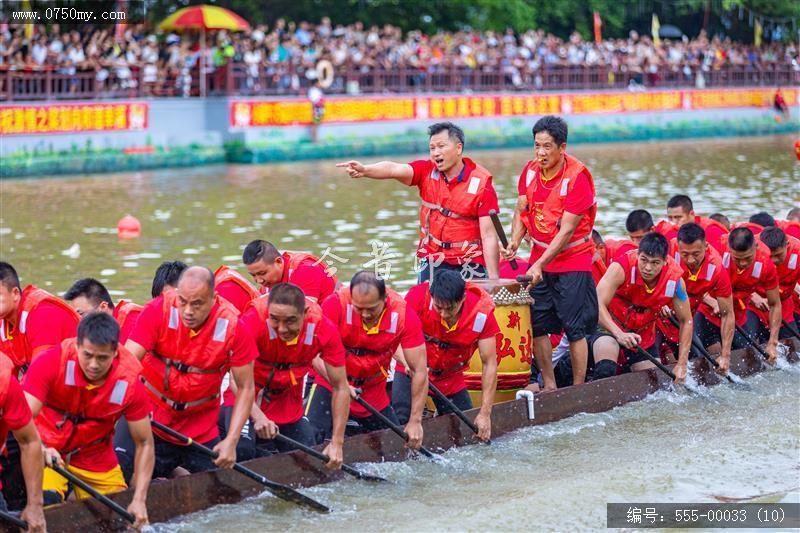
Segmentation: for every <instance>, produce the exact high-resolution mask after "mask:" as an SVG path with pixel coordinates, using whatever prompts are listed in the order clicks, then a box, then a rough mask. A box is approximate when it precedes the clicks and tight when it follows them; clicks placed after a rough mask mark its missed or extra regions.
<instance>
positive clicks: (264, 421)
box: [242, 283, 350, 468]
mask: <svg viewBox="0 0 800 533" xmlns="http://www.w3.org/2000/svg"><path fill="white" fill-rule="evenodd" d="M242 322H244V323H245V324H247V325H248V326H249V328H250V329H251V330H252V332H253V335H254V336H255V340H256V345H257V346H258V359H256V361H255V370H254V372H255V384H256V398H255V403H254V404H253V405H252V408H251V413H250V416H251V418H252V420H253V426H254V430H255V433H256V435H257V439H256V442H255V446H256V447H257V448H258V449H259V450H261V451H266V452H269V451H270V450H272V449H275V448H277V450H278V451H290V450H292V449H293V448H292V447H291V446H289V445H286V444H283V443H282V442H272V439H274V438H275V435H276V434H277V433H278V432H279V431H280V433H281V434H283V435H286V436H288V437H290V438H292V439H294V440H297V441H300V442H302V443H303V444H306V445H308V446H313V445H314V444H316V443H317V442H316V440H317V439H316V437H315V428H314V427H312V425H311V424H310V423H309V419H308V418H306V417H304V416H303V379H304V378H305V376H306V374H308V372H309V371H310V370H311V368H312V363H313V362H314V361H315V359H316V358H318V359H319V364H320V366H321V367H324V369H325V373H326V375H327V376H328V378H330V383H331V385H330V387H331V389H332V393H331V405H330V408H331V415H330V416H331V420H332V422H331V426H332V438H331V442H330V444H329V445H328V446H327V447H326V448H325V453H326V454H327V455H328V456H329V457H330V459H331V461H330V462H329V463H328V464H327V466H328V467H329V468H338V467H339V466H341V463H342V444H343V442H344V428H345V425H346V423H347V413H348V409H349V404H350V389H349V387H348V386H347V375H346V373H345V369H344V365H345V354H344V346H342V340H341V337H340V336H339V332H338V330H337V329H336V326H335V325H334V324H333V323H332V322H331V321H330V320H328V319H327V318H326V317H325V316H323V314H322V310H321V309H320V306H319V305H318V304H317V303H316V302H314V301H312V300H311V299H310V298H308V297H307V296H305V295H304V294H303V291H302V290H301V289H300V288H299V287H298V286H296V285H294V284H291V283H279V284H277V285H274V286H273V287H272V288H271V289H270V291H269V295H267V296H262V297H260V298H257V299H255V300H253V301H252V302H250V305H249V306H248V308H247V309H246V310H245V312H244V314H243V315H242ZM320 442H321V441H320ZM257 455H258V454H257Z"/></svg>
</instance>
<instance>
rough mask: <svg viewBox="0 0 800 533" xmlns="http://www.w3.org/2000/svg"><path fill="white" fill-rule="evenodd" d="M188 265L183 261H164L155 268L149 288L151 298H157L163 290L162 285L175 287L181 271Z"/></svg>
mask: <svg viewBox="0 0 800 533" xmlns="http://www.w3.org/2000/svg"><path fill="white" fill-rule="evenodd" d="M187 268H189V266H188V265H187V264H186V263H184V262H183V261H164V262H163V263H161V265H159V267H158V268H157V269H156V274H155V276H153V286H152V288H151V289H150V294H151V295H152V296H153V298H158V297H159V296H161V293H162V292H164V287H165V286H167V285H169V286H170V287H175V286H177V285H178V279H180V277H181V274H183V271H184V270H186V269H187Z"/></svg>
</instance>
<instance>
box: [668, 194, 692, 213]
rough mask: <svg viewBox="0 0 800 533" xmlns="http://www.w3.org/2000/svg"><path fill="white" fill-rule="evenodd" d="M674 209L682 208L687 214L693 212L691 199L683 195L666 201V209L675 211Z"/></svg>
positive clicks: (677, 195)
mask: <svg viewBox="0 0 800 533" xmlns="http://www.w3.org/2000/svg"><path fill="white" fill-rule="evenodd" d="M676 207H680V208H682V209H683V210H684V211H686V212H687V213H691V212H692V211H694V206H693V205H692V199H691V198H689V197H688V196H686V195H685V194H676V195H675V196H673V197H672V198H670V199H669V200H668V201H667V209H675V208H676Z"/></svg>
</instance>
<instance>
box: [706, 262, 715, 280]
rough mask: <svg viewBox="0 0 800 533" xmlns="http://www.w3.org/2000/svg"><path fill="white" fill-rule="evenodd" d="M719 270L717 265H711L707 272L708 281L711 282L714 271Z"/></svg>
mask: <svg viewBox="0 0 800 533" xmlns="http://www.w3.org/2000/svg"><path fill="white" fill-rule="evenodd" d="M716 269H717V265H714V264H710V265H708V270H706V281H711V278H713V277H714V271H715V270H716Z"/></svg>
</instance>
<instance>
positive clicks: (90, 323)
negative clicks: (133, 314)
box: [78, 311, 119, 350]
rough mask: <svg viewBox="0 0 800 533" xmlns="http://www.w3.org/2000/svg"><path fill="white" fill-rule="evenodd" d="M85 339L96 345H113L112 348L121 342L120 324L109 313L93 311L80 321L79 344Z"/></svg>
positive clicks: (115, 347) (114, 348)
mask: <svg viewBox="0 0 800 533" xmlns="http://www.w3.org/2000/svg"><path fill="white" fill-rule="evenodd" d="M84 339H86V340H88V341H89V342H91V343H92V344H94V345H96V346H106V345H108V344H110V345H111V349H112V350H116V349H117V344H119V324H117V321H116V320H114V317H112V316H111V315H109V314H108V313H103V312H98V311H92V312H91V313H87V314H86V316H84V317H83V318H82V319H81V321H80V322H79V323H78V345H80V344H83V341H84Z"/></svg>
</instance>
